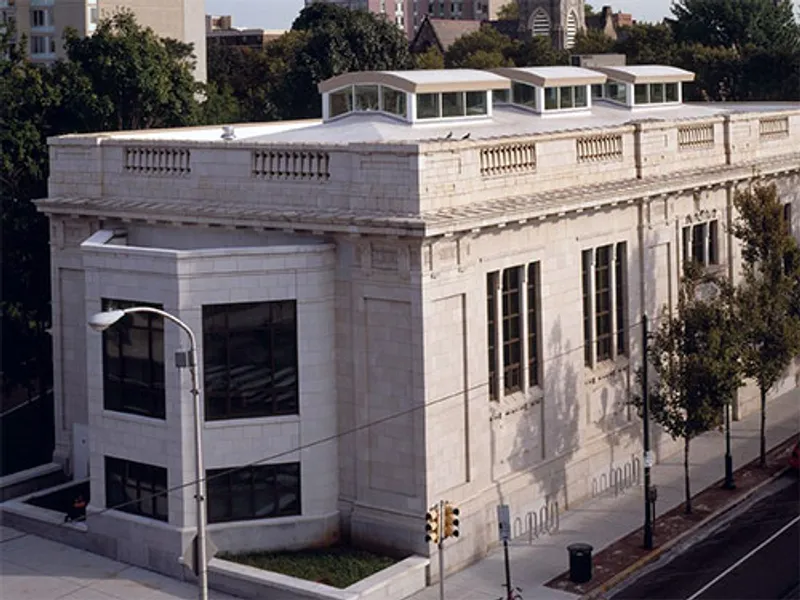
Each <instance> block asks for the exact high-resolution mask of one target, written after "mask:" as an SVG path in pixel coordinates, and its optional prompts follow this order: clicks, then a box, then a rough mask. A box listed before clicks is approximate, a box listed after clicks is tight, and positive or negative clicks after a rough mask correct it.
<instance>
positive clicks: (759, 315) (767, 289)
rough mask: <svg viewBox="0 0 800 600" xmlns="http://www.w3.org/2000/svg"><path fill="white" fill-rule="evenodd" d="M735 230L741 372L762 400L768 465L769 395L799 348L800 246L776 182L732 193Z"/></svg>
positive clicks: (763, 450) (762, 430)
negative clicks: (738, 250) (739, 250)
mask: <svg viewBox="0 0 800 600" xmlns="http://www.w3.org/2000/svg"><path fill="white" fill-rule="evenodd" d="M734 206H735V208H736V211H737V213H738V217H737V219H736V221H735V222H734V225H733V234H734V235H735V236H736V237H737V238H738V239H739V240H740V242H741V246H742V272H743V279H742V282H741V284H740V286H739V289H738V290H737V304H738V310H739V313H740V314H741V315H742V318H741V319H740V321H741V328H742V336H743V344H742V359H743V365H744V374H745V376H747V377H748V378H750V379H752V380H754V381H755V383H756V384H757V386H758V390H759V396H760V401H761V428H760V434H761V444H760V463H761V466H765V465H766V432H765V427H766V410H767V394H768V393H769V391H770V390H771V389H772V387H773V386H774V385H775V384H776V383H777V382H778V381H779V380H780V378H781V377H782V376H783V374H784V372H785V371H786V369H787V367H788V366H789V365H790V364H791V362H792V360H793V359H794V357H795V356H796V355H797V353H798V352H800V317H798V315H797V313H796V312H795V310H794V309H793V307H795V306H796V304H795V303H796V302H797V298H798V287H800V260H798V256H800V250H798V246H797V242H796V240H795V239H794V238H793V237H792V235H791V233H790V231H789V228H788V227H787V224H786V223H785V219H784V208H783V204H782V203H781V200H780V197H779V195H778V190H777V187H776V186H775V184H771V185H763V184H757V185H755V186H753V187H752V188H749V189H746V190H744V191H739V192H737V193H736V195H735V196H734Z"/></svg>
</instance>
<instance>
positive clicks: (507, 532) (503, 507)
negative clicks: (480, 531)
mask: <svg viewBox="0 0 800 600" xmlns="http://www.w3.org/2000/svg"><path fill="white" fill-rule="evenodd" d="M497 525H498V528H499V530H500V541H501V542H503V557H504V559H505V567H506V598H508V600H511V599H512V598H513V597H514V594H513V591H512V589H511V563H510V562H509V560H508V540H510V539H511V511H510V509H509V507H508V505H507V504H500V505H498V507H497Z"/></svg>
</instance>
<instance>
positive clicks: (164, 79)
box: [59, 12, 201, 131]
mask: <svg viewBox="0 0 800 600" xmlns="http://www.w3.org/2000/svg"><path fill="white" fill-rule="evenodd" d="M65 37H66V41H65V47H66V52H67V56H68V58H69V60H68V61H67V62H63V63H61V65H60V67H59V68H60V69H61V70H63V71H65V76H64V78H65V79H67V78H74V79H76V80H78V79H81V78H82V77H85V78H87V79H88V80H89V82H91V94H90V96H89V98H88V99H87V102H88V104H89V105H91V106H94V107H95V108H96V110H95V114H94V115H92V117H93V119H92V127H93V128H94V129H95V130H101V131H113V130H123V129H148V128H152V127H177V126H182V125H191V124H194V123H195V122H196V121H197V109H198V105H197V100H196V98H195V96H196V94H197V93H198V92H200V89H201V88H200V86H199V85H198V84H197V83H196V82H195V80H194V76H193V75H192V68H193V66H194V58H193V55H192V46H191V44H184V43H183V42H178V41H176V40H171V39H166V38H159V37H158V36H157V35H156V34H155V33H154V32H153V30H152V29H150V28H149V27H142V26H141V25H139V24H138V23H137V22H136V19H135V18H134V16H133V14H132V13H130V12H121V13H117V14H115V15H114V16H113V17H111V18H109V19H103V20H101V21H100V22H99V23H98V25H97V29H96V30H95V33H94V35H92V36H89V37H84V38H82V37H79V36H78V34H77V32H75V30H71V29H70V30H67V33H66V36H65Z"/></svg>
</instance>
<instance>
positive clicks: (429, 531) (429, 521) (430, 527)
mask: <svg viewBox="0 0 800 600" xmlns="http://www.w3.org/2000/svg"><path fill="white" fill-rule="evenodd" d="M440 527H441V523H440V522H439V507H438V506H434V507H433V508H431V509H430V510H429V511H428V512H427V513H425V541H426V542H430V543H431V544H438V543H439V530H440Z"/></svg>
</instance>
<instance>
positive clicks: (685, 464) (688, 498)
mask: <svg viewBox="0 0 800 600" xmlns="http://www.w3.org/2000/svg"><path fill="white" fill-rule="evenodd" d="M683 483H684V486H685V488H686V514H687V515H690V514H692V492H691V491H690V489H689V437H688V436H687V437H685V438H684V439H683Z"/></svg>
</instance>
